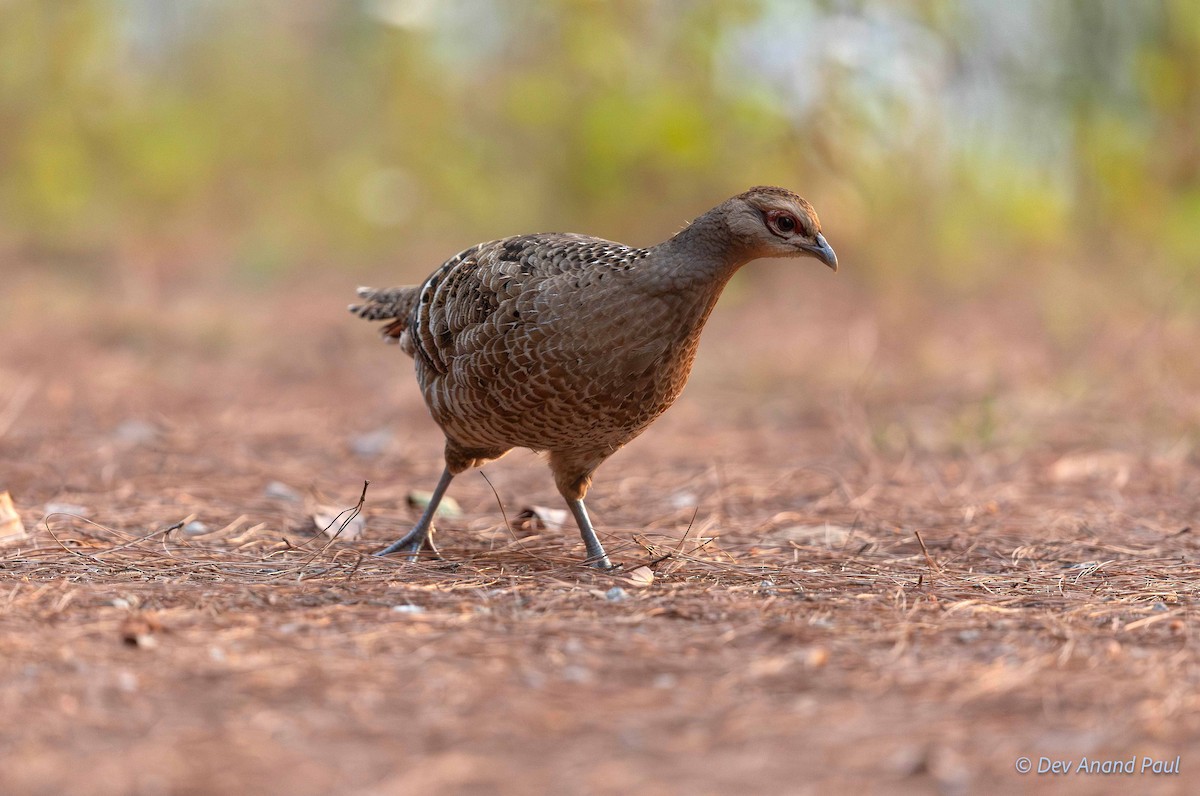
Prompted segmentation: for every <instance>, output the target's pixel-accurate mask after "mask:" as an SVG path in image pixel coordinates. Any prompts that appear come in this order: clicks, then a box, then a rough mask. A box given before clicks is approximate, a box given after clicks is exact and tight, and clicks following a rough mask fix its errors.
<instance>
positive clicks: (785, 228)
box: [767, 213, 798, 236]
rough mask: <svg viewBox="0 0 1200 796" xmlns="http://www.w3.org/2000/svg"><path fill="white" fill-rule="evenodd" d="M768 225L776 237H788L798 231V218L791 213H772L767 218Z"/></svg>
mask: <svg viewBox="0 0 1200 796" xmlns="http://www.w3.org/2000/svg"><path fill="white" fill-rule="evenodd" d="M767 225H768V226H769V227H770V228H771V231H772V232H774V233H775V234H776V235H782V236H787V235H791V234H792V233H793V232H795V231H796V227H797V226H798V225H797V223H796V217H795V216H793V215H792V214H791V213H772V214H771V215H769V216H768V217H767Z"/></svg>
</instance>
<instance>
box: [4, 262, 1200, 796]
mask: <svg viewBox="0 0 1200 796" xmlns="http://www.w3.org/2000/svg"><path fill="white" fill-rule="evenodd" d="M52 279H53V278H52V277H49V276H46V275H44V274H38V273H36V272H34V271H21V272H19V273H17V274H16V275H14V276H13V277H11V279H10V281H9V284H8V287H9V292H8V296H7V297H6V298H4V299H2V300H0V301H2V303H0V333H2V334H3V338H2V345H0V492H3V491H8V492H9V493H10V494H11V496H12V499H13V502H14V504H15V505H16V507H17V509H18V511H19V513H20V516H21V519H22V520H23V524H24V526H25V528H26V529H28V533H29V536H28V538H27V539H24V540H18V541H14V542H10V543H9V544H7V545H6V546H4V547H2V548H0V628H2V632H0V716H2V717H3V720H2V721H0V749H3V765H2V766H0V792H2V793H5V794H20V793H28V794H62V793H88V794H211V793H288V794H329V793H339V794H341V793H348V794H349V793H352V794H391V793H491V792H503V793H527V792H549V793H581V794H583V793H646V794H656V793H663V794H674V793H689V794H691V793H701V794H703V793H829V792H846V791H850V790H854V791H858V792H868V793H929V792H940V793H950V794H959V793H996V792H1007V791H1018V790H1020V791H1032V792H1046V793H1051V792H1053V793H1072V794H1075V793H1107V792H1139V793H1152V794H1153V793H1188V792H1195V790H1196V787H1197V783H1200V752H1197V746H1198V742H1200V691H1198V686H1200V666H1198V664H1197V658H1196V654H1197V649H1198V647H1200V643H1198V638H1197V626H1196V608H1195V605H1196V600H1197V592H1198V589H1200V564H1198V563H1197V554H1198V552H1200V549H1198V548H1200V543H1198V539H1200V525H1198V524H1197V523H1198V522H1200V454H1198V453H1197V450H1196V443H1197V440H1198V439H1200V397H1198V396H1200V364H1198V358H1197V357H1196V356H1195V353H1194V340H1195V332H1196V329H1195V324H1194V323H1191V322H1190V321H1187V320H1186V319H1183V320H1181V319H1179V318H1174V317H1159V316H1153V315H1149V314H1138V313H1127V314H1124V315H1122V314H1116V315H1113V316H1112V317H1106V318H1105V319H1104V320H1103V321H1102V322H1100V321H1096V320H1095V319H1093V320H1092V321H1090V322H1086V323H1085V322H1083V321H1080V320H1079V319H1078V318H1072V317H1070V316H1068V317H1066V318H1065V319H1059V320H1058V321H1056V320H1054V316H1053V314H1050V315H1047V313H1044V312H1042V313H1039V312H1035V311H1034V310H1033V309H1032V308H1031V302H1030V301H1028V300H1026V299H1024V298H1022V297H1020V296H1010V297H998V298H997V299H996V300H995V301H993V302H988V303H986V304H981V303H973V304H961V305H956V304H953V303H950V302H946V303H942V304H940V305H938V304H934V303H932V302H931V303H930V305H929V306H923V305H918V304H915V303H914V302H913V301H912V300H908V301H906V302H905V303H904V304H903V305H892V304H888V303H886V302H883V301H881V300H878V299H873V298H872V297H871V296H869V295H867V294H865V293H862V292H860V291H857V290H856V289H855V288H854V287H853V286H852V285H851V284H849V283H848V281H847V280H845V279H840V280H838V279H832V278H829V277H828V275H827V274H820V275H817V274H815V271H814V273H812V274H808V273H806V274H805V275H803V276H799V277H798V276H797V275H796V274H795V273H793V272H791V271H789V270H788V269H785V268H776V267H774V266H764V267H763V269H762V271H761V272H760V273H758V274H756V275H755V276H754V277H752V278H747V279H745V280H741V281H739V282H737V283H735V284H734V285H733V286H732V287H731V290H730V293H729V294H728V295H727V296H726V297H725V299H723V301H722V304H721V306H719V307H718V311H717V313H716V316H715V317H714V319H713V321H712V323H711V324H710V327H709V329H708V330H707V331H706V334H705V340H704V342H703V344H702V346H701V359H700V361H699V363H698V366H697V370H696V373H695V375H694V377H693V381H692V384H691V385H690V387H689V389H688V391H687V392H686V393H685V395H684V397H683V398H682V399H681V400H680V402H679V403H678V404H677V405H676V406H675V407H674V408H673V409H672V410H671V411H670V412H668V413H667V415H666V416H664V418H663V419H662V420H660V421H659V422H658V423H657V424H656V425H655V426H654V427H653V428H652V429H651V430H650V431H648V432H647V433H646V434H645V435H644V436H643V437H642V438H640V439H638V440H636V441H635V442H634V443H632V444H631V445H630V446H629V447H628V448H627V449H626V450H624V451H622V452H620V453H619V454H617V455H616V456H614V457H613V459H611V460H610V461H609V462H608V463H606V464H605V465H604V467H602V468H601V470H600V471H599V473H598V475H597V479H596V483H595V485H594V487H593V491H592V493H591V495H590V496H589V505H590V507H591V509H592V511H593V513H594V516H595V518H596V520H597V526H598V528H599V529H600V532H601V536H602V538H603V539H604V541H605V543H606V545H607V546H608V549H609V552H610V554H612V556H613V557H614V558H615V559H616V560H618V561H620V562H621V563H622V564H623V567H622V569H621V570H619V571H617V572H614V573H602V572H596V571H592V570H588V569H586V568H583V567H581V566H579V561H580V560H581V559H582V557H583V548H582V544H581V543H580V541H579V538H578V534H577V533H576V531H575V530H574V528H573V526H571V525H569V524H568V526H567V528H565V529H564V530H561V531H559V530H555V529H553V528H539V527H537V525H536V523H534V524H530V523H519V522H518V521H517V516H518V514H519V513H520V512H521V510H522V509H524V508H526V507H531V506H547V507H551V508H560V506H559V501H558V497H557V494H556V493H555V491H554V487H553V484H552V482H551V480H550V477H549V473H548V471H547V470H546V468H545V465H544V463H543V462H542V461H540V460H539V459H538V458H537V457H535V456H534V455H532V454H529V453H527V452H520V453H514V454H512V455H510V456H509V457H507V458H506V459H504V460H502V461H499V462H496V463H493V464H491V465H489V466H488V467H486V468H485V470H484V472H485V473H486V475H487V476H488V479H489V481H490V483H489V481H485V479H484V478H483V477H481V476H480V475H479V474H475V473H470V474H466V475H464V476H462V477H460V478H459V479H457V480H456V482H455V483H454V484H453V486H452V488H451V495H452V496H453V497H454V498H455V499H456V500H457V501H458V503H459V504H460V506H461V515H460V516H457V517H449V518H444V519H442V520H441V521H440V522H439V532H438V536H437V539H438V543H439V546H440V549H441V551H442V554H443V556H444V558H443V559H442V560H428V561H422V562H420V563H416V564H409V563H406V562H404V561H402V560H391V559H380V558H375V557H371V556H370V553H371V552H372V551H375V550H377V549H379V548H380V547H381V546H382V545H384V544H385V543H386V542H388V541H391V540H392V539H394V538H396V537H397V536H398V535H399V534H401V533H402V532H403V531H404V530H405V529H406V528H407V527H408V526H409V525H410V524H411V522H412V521H413V520H414V519H415V516H416V511H415V510H414V509H413V508H412V507H410V506H409V505H408V497H409V495H410V493H412V492H413V491H419V490H429V489H431V488H432V486H433V484H434V481H435V480H436V477H437V475H438V473H439V472H440V469H441V459H440V454H441V438H440V435H439V433H438V431H437V429H436V427H435V426H434V425H433V423H432V421H431V420H429V418H428V415H427V414H426V412H425V410H424V407H423V405H422V404H421V402H420V397H419V394H418V391H417V388H416V385H415V383H414V380H413V377H412V374H411V365H410V362H409V361H408V360H407V359H405V358H404V357H403V355H402V354H401V353H400V352H399V351H398V350H397V349H395V348H389V347H385V346H383V345H381V344H380V343H379V341H378V339H377V338H376V337H375V335H374V334H373V332H372V329H371V328H369V327H368V326H367V325H365V324H363V323H361V322H358V321H356V320H354V319H352V318H350V317H349V316H348V315H345V314H344V312H343V310H342V307H343V305H344V303H345V301H346V299H347V296H346V294H347V293H348V292H349V291H346V290H343V287H345V286H346V285H343V284H342V283H341V282H340V281H339V280H337V279H332V278H324V279H322V281H321V283H320V284H314V283H312V282H309V283H307V284H304V285H301V286H294V287H286V288H276V289H271V290H266V289H264V290H262V291H261V292H258V293H254V292H252V291H246V290H243V291H241V292H237V293H234V294H225V293H221V292H219V291H215V290H213V289H209V288H206V289H197V290H184V289H182V288H179V289H174V290H171V289H166V290H163V291H162V292H161V293H160V294H155V295H149V296H146V295H136V294H130V293H129V292H128V291H126V292H124V293H122V292H121V291H117V290H114V289H111V288H108V287H104V286H100V287H96V288H95V289H94V290H90V291H89V290H84V289H80V288H79V287H78V285H75V284H64V285H58V284H53V283H52ZM47 280H51V282H49V283H48V281H47ZM352 281H353V280H347V285H349V284H350V283H352ZM1048 317H1049V318H1050V320H1047V318H1048ZM365 481H369V482H370V485H369V487H367V489H366V493H365V496H366V499H365V503H364V505H363V507H362V517H363V518H364V519H365V528H364V529H363V531H362V534H361V536H359V537H358V538H356V539H346V538H341V537H338V538H331V537H330V535H329V534H326V533H321V532H320V530H319V529H318V528H317V527H316V524H315V523H314V519H313V517H314V515H317V514H320V513H321V512H322V511H327V510H328V507H330V506H332V507H335V509H334V510H335V511H338V510H341V509H352V508H354V507H355V505H356V504H357V502H358V500H359V497H360V495H361V494H362V493H363V486H364V482H365ZM493 489H494V491H493ZM346 516H348V515H346ZM352 527H353V526H347V529H348V531H349V530H351V529H352ZM643 567H645V568H646V569H643ZM1022 757H1027V758H1029V759H1030V760H1031V765H1032V766H1033V768H1034V771H1033V772H1032V773H1028V774H1021V773H1018V771H1017V765H1018V760H1019V759H1020V758H1022ZM1085 757H1086V758H1088V759H1089V760H1092V761H1095V762H1100V761H1114V760H1119V761H1127V760H1129V759H1131V758H1132V759H1134V761H1135V765H1136V767H1137V769H1138V772H1137V773H1133V774H1119V773H1110V774H1101V773H1094V774H1087V773H1082V772H1077V771H1076V770H1075V767H1076V766H1078V765H1079V762H1080V760H1081V759H1082V758H1085ZM1177 757H1178V758H1179V769H1180V773H1178V774H1154V773H1151V772H1149V771H1147V772H1145V773H1143V772H1141V771H1140V769H1141V767H1142V765H1143V761H1144V760H1145V759H1147V758H1148V759H1151V760H1155V761H1166V762H1167V763H1168V764H1171V763H1174V762H1175V760H1176V758H1177ZM1042 758H1046V759H1047V760H1055V761H1070V765H1071V767H1072V768H1071V771H1070V773H1068V774H1059V775H1054V774H1048V773H1046V774H1038V773H1037V770H1036V769H1037V767H1038V765H1039V763H1040V762H1041V759H1042Z"/></svg>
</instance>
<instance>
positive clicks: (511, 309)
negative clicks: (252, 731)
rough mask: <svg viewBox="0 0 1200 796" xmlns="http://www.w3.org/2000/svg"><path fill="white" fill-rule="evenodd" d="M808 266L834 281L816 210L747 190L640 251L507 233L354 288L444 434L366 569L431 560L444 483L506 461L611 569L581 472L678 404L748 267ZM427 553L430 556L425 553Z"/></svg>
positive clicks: (776, 192) (770, 191) (780, 193)
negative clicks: (512, 460)
mask: <svg viewBox="0 0 1200 796" xmlns="http://www.w3.org/2000/svg"><path fill="white" fill-rule="evenodd" d="M766 257H809V258H815V259H816V260H818V261H820V262H822V263H824V264H825V265H827V266H828V267H829V268H831V269H833V270H834V271H837V268H838V260H837V255H836V254H835V253H834V250H833V248H832V247H831V246H830V245H829V243H828V242H827V241H826V240H825V236H824V235H823V234H822V232H821V223H820V220H819V219H818V218H817V213H816V210H815V209H814V208H813V206H812V205H811V204H810V203H809V202H808V201H806V200H804V199H802V198H801V197H800V196H798V195H796V194H795V193H793V192H792V191H790V190H787V189H784V188H777V187H773V186H758V187H754V188H751V189H749V190H748V191H745V192H744V193H741V194H738V195H737V196H734V197H732V198H731V199H728V200H726V201H725V202H722V203H721V204H719V205H717V206H716V207H713V208H712V209H711V210H709V211H707V212H706V213H703V214H702V215H700V216H699V217H697V218H696V219H695V220H694V221H692V222H690V223H688V224H687V225H685V226H684V227H683V228H682V229H681V230H680V231H679V232H678V233H677V234H675V235H674V236H672V237H670V238H669V239H667V240H666V241H664V242H662V243H659V244H657V245H655V246H650V247H649V248H635V247H632V246H626V245H624V244H621V243H615V242H613V241H609V240H604V239H601V238H595V237H591V236H588V235H580V234H575V233H543V234H532V235H518V236H515V237H508V238H503V239H500V240H494V241H490V242H487V243H480V244H478V245H475V246H472V247H470V248H469V249H465V250H464V251H462V252H460V253H458V254H456V255H455V256H453V257H451V258H450V259H449V260H447V261H446V262H445V263H443V264H442V266H441V267H439V268H438V269H437V270H435V271H434V272H433V273H432V274H430V276H429V277H428V278H427V279H425V281H424V282H422V283H421V284H419V285H411V286H405V287H395V288H387V289H381V290H376V289H374V288H365V287H364V288H359V289H358V296H359V299H360V302H359V303H355V304H351V305H350V307H349V309H350V311H351V312H352V313H354V314H355V315H357V316H358V317H360V318H363V319H366V320H368V321H381V322H384V325H383V326H382V327H381V333H382V335H383V337H384V338H385V340H386V341H388V342H395V343H399V346H400V348H401V350H402V351H404V352H405V353H406V354H408V355H409V356H411V357H412V359H413V361H414V366H415V370H416V377H417V383H418V384H419V386H420V389H421V393H422V395H423V396H424V398H425V403H426V405H427V406H428V408H429V412H430V414H431V415H432V417H433V420H434V421H435V422H436V423H437V424H438V425H439V426H440V427H441V429H442V431H443V432H444V434H445V438H446V441H445V450H444V457H445V467H444V469H443V471H442V475H441V477H440V478H439V480H438V482H437V486H436V487H435V488H434V491H433V493H432V495H431V497H430V499H429V501H428V503H427V504H426V506H425V508H424V511H423V513H422V514H421V517H420V518H419V519H418V520H417V523H416V525H415V526H413V528H412V530H411V531H409V532H408V533H407V534H405V535H404V536H403V537H401V538H400V539H398V540H397V541H396V542H394V543H393V544H391V545H389V546H388V547H386V548H385V549H383V550H381V551H379V552H378V553H377V554H376V555H381V556H382V555H389V554H392V553H395V552H398V551H405V552H406V553H407V554H408V559H409V560H410V561H416V560H418V557H419V554H420V552H421V551H422V550H423V549H424V548H426V547H432V540H431V534H432V532H433V522H434V515H435V514H436V512H437V509H438V505H439V503H440V502H441V500H442V497H443V496H444V495H445V493H446V490H447V488H448V487H449V486H450V483H451V481H452V480H453V479H454V477H455V476H457V475H459V474H461V473H463V472H465V471H468V470H470V469H472V468H476V467H480V466H481V465H483V464H485V463H487V462H490V461H493V460H495V459H499V458H500V457H501V456H504V455H505V454H506V453H508V452H509V451H511V450H513V449H514V448H529V449H531V450H533V451H536V452H539V453H545V454H548V459H549V465H550V470H551V473H552V474H553V477H554V483H555V485H556V486H557V488H558V491H559V493H560V494H561V495H562V497H563V499H564V500H565V501H566V504H567V507H568V508H569V509H570V511H571V514H572V515H573V516H574V519H575V522H576V524H577V525H578V527H579V532H580V535H581V536H582V538H583V542H584V547H585V548H586V551H587V558H586V560H585V563H587V564H589V565H591V566H594V567H596V568H599V569H602V570H610V569H614V566H613V564H612V561H611V560H610V558H609V557H608V555H607V554H606V553H605V550H604V546H603V545H602V544H601V542H600V540H599V538H598V537H597V535H596V531H595V528H594V526H593V525H592V521H591V519H590V517H589V515H588V511H587V508H586V506H585V505H584V498H585V496H586V495H587V493H588V489H589V487H590V486H591V483H592V476H593V473H595V471H596V468H597V467H599V466H600V464H601V463H603V462H604V461H605V460H606V459H607V458H608V457H610V456H612V455H613V454H614V453H615V452H616V451H617V450H619V449H620V448H622V447H623V446H625V445H626V444H627V443H628V442H630V441H631V440H633V439H634V438H635V437H637V436H638V435H639V434H641V433H642V432H643V431H645V430H646V428H647V427H649V426H650V424H651V423H653V422H654V420H655V419H657V418H658V417H659V416H660V415H661V414H662V413H663V412H664V411H666V410H667V408H668V407H670V406H671V404H672V403H674V401H675V399H676V398H678V397H679V395H680V393H681V392H682V391H683V388H684V385H685V384H686V382H687V379H688V375H689V374H690V372H691V369H692V363H693V361H694V360H695V357H696V349H697V346H698V344H699V341H700V333H701V331H702V330H703V328H704V324H705V322H706V321H707V320H708V317H709V314H710V313H711V312H712V310H713V307H714V306H715V305H716V303H717V299H718V298H719V297H720V295H721V291H722V290H723V289H724V287H725V285H726V283H727V282H728V281H729V279H730V277H732V276H733V274H734V273H735V272H737V270H738V269H739V268H741V267H742V266H743V265H745V264H746V263H748V262H750V261H751V260H755V259H759V258H766ZM433 549H434V552H435V553H436V548H433Z"/></svg>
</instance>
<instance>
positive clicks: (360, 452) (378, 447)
mask: <svg viewBox="0 0 1200 796" xmlns="http://www.w3.org/2000/svg"><path fill="white" fill-rule="evenodd" d="M394 437H395V435H394V434H392V432H391V431H389V430H388V429H386V428H380V429H376V430H375V431H368V432H367V433H365V434H355V435H354V436H353V437H351V438H350V450H351V451H353V453H354V455H355V456H361V457H362V458H364V459H370V458H373V457H375V456H379V455H381V454H382V453H383V452H384V451H386V450H387V448H388V446H389V445H391V444H392V439H393V438H394Z"/></svg>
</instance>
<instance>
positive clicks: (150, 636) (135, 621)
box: [121, 614, 163, 649]
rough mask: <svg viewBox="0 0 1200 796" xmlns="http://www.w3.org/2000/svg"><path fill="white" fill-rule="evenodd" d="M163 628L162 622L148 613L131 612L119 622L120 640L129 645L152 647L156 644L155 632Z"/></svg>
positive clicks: (144, 647) (142, 647)
mask: <svg viewBox="0 0 1200 796" xmlns="http://www.w3.org/2000/svg"><path fill="white" fill-rule="evenodd" d="M162 630H163V626H162V623H161V622H159V621H158V619H157V618H155V617H153V616H150V615H148V614H131V615H130V616H128V617H126V619H125V621H124V622H122V623H121V640H122V641H124V642H125V643H126V644H128V645H129V646H131V647H139V648H141V649H153V648H154V647H156V646H158V639H157V638H155V637H154V636H155V634H156V633H160V632H162Z"/></svg>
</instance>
